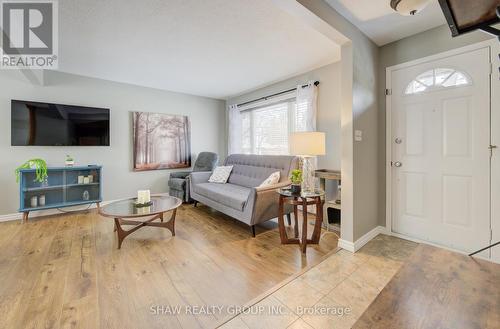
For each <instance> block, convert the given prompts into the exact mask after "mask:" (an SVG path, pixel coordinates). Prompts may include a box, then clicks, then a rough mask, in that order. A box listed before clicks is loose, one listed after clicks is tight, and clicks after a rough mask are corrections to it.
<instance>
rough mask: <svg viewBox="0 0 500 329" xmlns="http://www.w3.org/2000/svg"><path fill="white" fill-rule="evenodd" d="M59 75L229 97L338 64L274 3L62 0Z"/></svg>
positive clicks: (325, 43) (321, 39)
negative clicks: (315, 69) (72, 74)
mask: <svg viewBox="0 0 500 329" xmlns="http://www.w3.org/2000/svg"><path fill="white" fill-rule="evenodd" d="M59 13H60V14H59V35H60V39H59V46H60V53H59V60H60V62H59V70H60V71H64V72H69V73H74V74H80V75H85V76H90V77H96V78H102V79H107V80H112V81H119V82H124V83H131V84H136V85H141V86H147V87H153V88H158V89H164V90H172V91H177V92H183V93H188V94H195V95H201V96H208V97H215V98H227V97H229V96H232V95H235V94H239V93H241V92H243V91H246V90H251V89H255V88H257V87H260V86H263V85H267V84H270V83H273V82H276V81H279V80H282V79H284V78H288V77H291V76H293V75H296V74H300V73H303V72H306V71H309V70H311V69H314V68H317V67H319V66H323V65H326V64H329V63H332V62H335V61H337V60H339V59H340V48H339V46H338V45H336V44H335V43H333V42H332V41H331V40H329V39H328V38H326V37H325V36H323V35H322V34H320V33H318V32H317V31H315V30H313V29H312V28H310V27H308V26H306V25H304V24H303V23H301V22H300V21H299V19H298V18H295V17H292V16H291V15H289V14H287V13H285V12H284V11H282V10H281V9H279V8H277V7H275V6H274V5H273V4H272V1H269V0H251V1H249V0H209V1H205V0H203V1H200V0H168V1H165V0H129V1H123V0H106V1H102V0H85V1H82V0H64V1H59Z"/></svg>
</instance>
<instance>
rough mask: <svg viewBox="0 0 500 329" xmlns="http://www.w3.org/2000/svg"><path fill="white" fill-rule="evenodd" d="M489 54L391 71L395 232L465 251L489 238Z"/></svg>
mask: <svg viewBox="0 0 500 329" xmlns="http://www.w3.org/2000/svg"><path fill="white" fill-rule="evenodd" d="M489 54H490V52H489V48H488V47H485V48H481V49H478V50H474V51H469V52H465V53H462V54H459V55H454V56H451V57H447V58H443V59H440V60H435V61H431V62H426V63H423V64H418V65H415V66H411V67H406V68H403V69H399V70H396V71H393V72H392V74H391V81H392V96H391V97H390V102H391V111H392V116H391V121H392V123H391V124H392V127H391V132H392V141H391V142H392V162H393V166H392V182H393V186H392V230H393V231H394V232H396V233H400V234H403V235H406V236H410V237H414V238H417V239H420V240H424V241H428V242H431V243H435V244H439V245H442V246H446V247H449V248H453V249H457V250H461V251H464V252H471V251H475V250H477V249H480V248H482V247H485V246H487V245H488V244H489V243H490V227H491V226H490V150H489V145H490V76H489V74H490V66H489V63H490V55H489ZM488 255H489V251H488V252H487V253H483V256H485V257H488Z"/></svg>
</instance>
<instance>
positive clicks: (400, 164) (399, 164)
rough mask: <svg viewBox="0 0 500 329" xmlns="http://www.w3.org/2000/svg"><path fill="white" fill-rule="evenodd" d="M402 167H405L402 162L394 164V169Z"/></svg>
mask: <svg viewBox="0 0 500 329" xmlns="http://www.w3.org/2000/svg"><path fill="white" fill-rule="evenodd" d="M402 166H403V164H402V163H401V162H400V161H396V162H394V167H398V168H399V167H402Z"/></svg>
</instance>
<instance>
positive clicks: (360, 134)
mask: <svg viewBox="0 0 500 329" xmlns="http://www.w3.org/2000/svg"><path fill="white" fill-rule="evenodd" d="M354 140H355V141H356V142H361V141H362V140H363V131H362V130H354Z"/></svg>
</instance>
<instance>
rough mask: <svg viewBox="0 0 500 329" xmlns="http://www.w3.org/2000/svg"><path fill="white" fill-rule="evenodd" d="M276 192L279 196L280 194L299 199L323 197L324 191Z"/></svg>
mask: <svg viewBox="0 0 500 329" xmlns="http://www.w3.org/2000/svg"><path fill="white" fill-rule="evenodd" d="M276 192H278V193H279V194H281V195H283V196H289V197H300V198H314V197H318V196H323V195H325V191H322V190H315V191H313V192H305V191H301V192H300V193H292V190H291V189H290V188H282V189H279V190H276Z"/></svg>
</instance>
